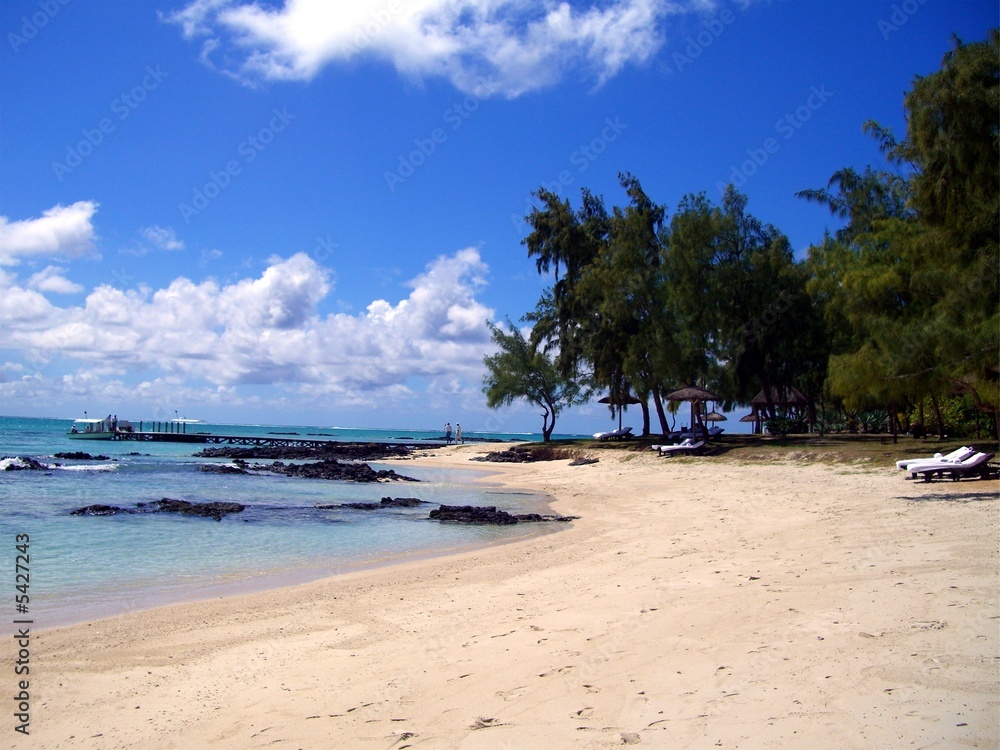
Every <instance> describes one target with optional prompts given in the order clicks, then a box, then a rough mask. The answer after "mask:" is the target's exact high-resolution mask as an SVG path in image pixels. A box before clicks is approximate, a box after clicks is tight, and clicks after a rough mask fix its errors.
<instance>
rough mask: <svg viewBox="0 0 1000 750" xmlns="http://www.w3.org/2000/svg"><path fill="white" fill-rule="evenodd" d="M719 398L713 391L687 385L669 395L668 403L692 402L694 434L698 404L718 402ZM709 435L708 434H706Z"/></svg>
mask: <svg viewBox="0 0 1000 750" xmlns="http://www.w3.org/2000/svg"><path fill="white" fill-rule="evenodd" d="M718 400H719V397H718V396H716V395H715V394H714V393H712V392H711V391H707V390H705V389H704V388H699V387H698V386H696V385H686V386H684V387H683V388H678V389H677V390H676V391H674V392H673V393H668V394H667V401H690V402H691V431H692V432H694V425H695V422H696V421H697V420H696V419H695V417H696V411H697V406H696V404H700V403H703V402H705V401H718ZM706 434H707V433H706Z"/></svg>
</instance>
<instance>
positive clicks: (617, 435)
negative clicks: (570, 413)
mask: <svg viewBox="0 0 1000 750" xmlns="http://www.w3.org/2000/svg"><path fill="white" fill-rule="evenodd" d="M631 439H632V428H631V427H622V428H621V429H620V430H611V431H610V432H595V433H594V440H600V441H602V442H603V441H605V440H631Z"/></svg>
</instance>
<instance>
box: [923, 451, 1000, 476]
mask: <svg viewBox="0 0 1000 750" xmlns="http://www.w3.org/2000/svg"><path fill="white" fill-rule="evenodd" d="M992 458H993V454H992V453H976V454H974V455H972V456H969V457H968V458H967V459H965V460H964V461H959V462H957V463H954V462H949V461H939V462H938V463H935V464H919V465H917V467H916V468H911V469H908V471H909V472H910V479H916V478H917V475H918V474H922V475H923V477H924V481H925V482H929V481H931V479H933V478H934V477H942V478H943V477H944V476H945V475H948V476H949V477H950V478H951V480H952V481H954V482H957V481H958V480H959V479H962V478H964V477H971V476H978V477H981V478H982V479H987V478H988V477H989V475H990V466H989V462H990V460H991V459H992Z"/></svg>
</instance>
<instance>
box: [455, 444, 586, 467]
mask: <svg viewBox="0 0 1000 750" xmlns="http://www.w3.org/2000/svg"><path fill="white" fill-rule="evenodd" d="M571 455H572V454H570V452H569V451H567V450H566V449H564V448H552V447H550V446H548V445H536V446H531V447H522V446H519V445H515V446H511V447H510V448H508V449H507V450H505V451H491V452H489V453H487V454H486V455H485V456H475V457H473V458H472V459H470V460H472V461H489V462H491V463H502V464H523V463H530V462H532V461H557V460H559V459H562V458H571Z"/></svg>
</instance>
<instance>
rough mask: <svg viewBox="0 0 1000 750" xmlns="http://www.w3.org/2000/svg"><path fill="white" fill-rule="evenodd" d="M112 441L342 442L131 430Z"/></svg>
mask: <svg viewBox="0 0 1000 750" xmlns="http://www.w3.org/2000/svg"><path fill="white" fill-rule="evenodd" d="M112 439H113V440H137V441H145V442H153V443H210V444H215V445H250V446H258V447H265V448H278V447H284V448H322V447H324V446H327V445H333V444H335V443H339V442H342V441H339V440H334V439H333V438H331V439H329V440H315V439H312V438H301V437H275V436H271V435H216V434H213V433H209V432H170V431H160V430H133V431H132V432H117V433H115V436H114V438H112Z"/></svg>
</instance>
